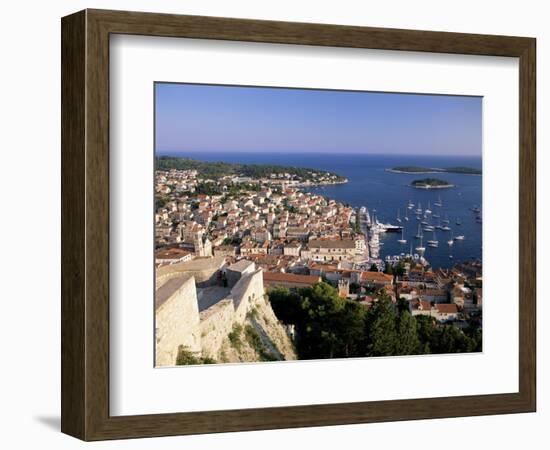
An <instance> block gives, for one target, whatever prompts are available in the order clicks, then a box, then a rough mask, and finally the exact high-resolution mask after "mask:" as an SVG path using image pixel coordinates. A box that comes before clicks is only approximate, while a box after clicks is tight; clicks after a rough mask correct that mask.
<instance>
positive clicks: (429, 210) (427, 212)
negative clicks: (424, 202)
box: [424, 202, 432, 214]
mask: <svg viewBox="0 0 550 450" xmlns="http://www.w3.org/2000/svg"><path fill="white" fill-rule="evenodd" d="M431 213H432V210H431V209H430V202H428V207H427V208H426V209H425V210H424V214H431Z"/></svg>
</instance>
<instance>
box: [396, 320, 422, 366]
mask: <svg viewBox="0 0 550 450" xmlns="http://www.w3.org/2000/svg"><path fill="white" fill-rule="evenodd" d="M419 351H420V340H419V339H418V331H417V325H416V320H415V318H414V317H413V316H411V314H410V313H409V311H402V312H401V314H399V319H398V321H397V342H396V348H395V353H396V354H397V355H417V354H418V353H419Z"/></svg>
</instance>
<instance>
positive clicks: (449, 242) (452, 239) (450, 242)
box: [447, 232, 455, 245]
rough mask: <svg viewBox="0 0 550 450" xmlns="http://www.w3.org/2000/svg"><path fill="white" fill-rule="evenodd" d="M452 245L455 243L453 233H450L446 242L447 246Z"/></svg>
mask: <svg viewBox="0 0 550 450" xmlns="http://www.w3.org/2000/svg"><path fill="white" fill-rule="evenodd" d="M454 243H455V241H454V238H453V233H452V232H451V239H449V240H448V241H447V244H448V245H453V244H454Z"/></svg>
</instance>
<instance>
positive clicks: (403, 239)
mask: <svg viewBox="0 0 550 450" xmlns="http://www.w3.org/2000/svg"><path fill="white" fill-rule="evenodd" d="M397 242H399V243H400V244H406V243H407V240H406V239H405V228H401V239H398V240H397Z"/></svg>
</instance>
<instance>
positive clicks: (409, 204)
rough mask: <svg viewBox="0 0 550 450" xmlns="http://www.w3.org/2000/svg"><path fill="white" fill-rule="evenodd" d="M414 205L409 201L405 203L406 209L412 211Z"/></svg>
mask: <svg viewBox="0 0 550 450" xmlns="http://www.w3.org/2000/svg"><path fill="white" fill-rule="evenodd" d="M413 208H414V203H413V202H411V201H410V200H409V203H407V209H413Z"/></svg>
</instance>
